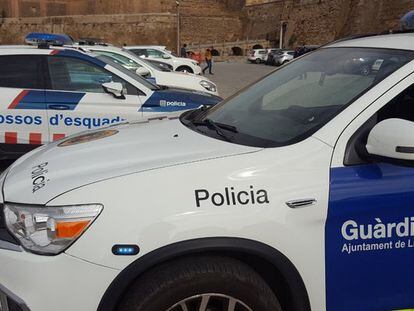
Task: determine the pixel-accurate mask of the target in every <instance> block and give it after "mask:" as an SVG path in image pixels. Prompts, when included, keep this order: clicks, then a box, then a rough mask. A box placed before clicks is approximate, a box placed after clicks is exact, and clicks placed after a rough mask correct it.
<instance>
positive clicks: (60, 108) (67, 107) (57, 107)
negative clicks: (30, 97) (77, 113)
mask: <svg viewBox="0 0 414 311" xmlns="http://www.w3.org/2000/svg"><path fill="white" fill-rule="evenodd" d="M49 109H51V110H70V107H69V106H68V105H49Z"/></svg>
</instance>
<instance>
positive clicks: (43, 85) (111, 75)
mask: <svg viewBox="0 0 414 311" xmlns="http://www.w3.org/2000/svg"><path fill="white" fill-rule="evenodd" d="M27 38H28V39H27V40H28V41H29V42H31V43H36V44H37V46H9V47H8V46H2V47H0V68H1V70H0V159H5V158H16V157H18V156H19V155H21V154H22V153H24V152H26V151H27V150H30V149H33V148H34V147H37V146H38V145H40V144H44V143H47V142H50V141H54V140H57V139H60V138H62V137H66V136H68V135H71V134H73V133H77V132H81V131H84V130H91V129H96V128H99V127H103V126H108V125H112V124H116V123H122V122H126V121H132V120H141V121H142V120H145V119H148V118H153V117H159V116H170V117H174V116H177V115H179V114H180V113H181V112H183V111H185V110H189V109H194V108H198V107H200V106H203V105H205V106H209V105H214V104H216V103H217V102H219V101H220V100H221V98H219V97H218V96H215V95H212V94H208V93H207V92H201V91H191V90H184V89H178V88H166V87H158V86H157V85H154V84H152V83H150V82H148V81H147V80H145V79H144V78H142V77H140V76H138V75H136V74H135V73H132V72H131V71H129V70H126V69H125V68H123V67H122V66H120V65H118V64H116V63H114V62H111V61H110V60H108V59H106V58H104V57H101V56H97V57H95V56H94V55H91V54H90V53H89V54H88V53H86V52H82V51H78V50H75V49H71V48H69V47H62V46H61V47H57V46H49V44H50V43H51V42H52V41H53V44H54V45H62V44H68V43H69V42H68V40H66V41H64V40H63V39H62V36H59V35H57V36H54V35H48V34H31V35H29V36H28V37H27ZM63 38H64V37H63ZM42 40H43V41H42ZM51 40H52V41H51ZM59 40H60V41H59Z"/></svg>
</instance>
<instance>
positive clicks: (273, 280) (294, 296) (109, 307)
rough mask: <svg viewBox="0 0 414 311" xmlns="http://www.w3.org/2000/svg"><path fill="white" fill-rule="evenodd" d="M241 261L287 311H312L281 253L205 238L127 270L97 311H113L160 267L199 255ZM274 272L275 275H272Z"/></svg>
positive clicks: (166, 249) (149, 257)
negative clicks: (141, 279)
mask: <svg viewBox="0 0 414 311" xmlns="http://www.w3.org/2000/svg"><path fill="white" fill-rule="evenodd" d="M212 254H213V255H215V254H216V255H220V256H227V257H232V258H235V259H238V260H240V261H242V262H244V263H246V264H248V265H249V266H250V267H252V268H253V269H254V270H256V272H258V273H259V275H260V276H261V277H263V278H264V279H265V281H266V282H267V283H268V284H269V285H270V287H271V288H272V290H273V291H274V292H275V293H278V299H279V301H280V303H281V305H282V307H283V309H284V310H289V311H310V310H311V309H310V302H309V297H308V293H307V291H306V287H305V284H304V282H303V280H302V277H301V276H300V274H299V272H298V271H297V269H296V268H295V266H294V265H293V264H292V262H291V261H290V260H289V259H288V258H287V257H286V256H284V255H283V254H282V253H281V252H279V251H278V250H276V249H274V248H272V247H270V246H269V245H266V244H263V243H261V242H257V241H253V240H248V239H241V238H227V237H223V238H221V237H217V238H202V239H194V240H187V241H183V242H177V243H173V244H170V245H167V246H164V247H162V248H159V249H157V250H154V251H152V252H150V253H148V254H146V255H144V256H143V257H141V258H139V259H137V260H136V261H134V262H133V263H131V264H130V265H129V266H128V267H126V268H125V269H124V270H123V271H122V272H121V273H120V274H119V275H118V276H117V277H116V278H115V279H114V280H113V282H112V283H111V285H110V286H109V287H108V289H107V290H106V292H105V294H104V295H103V297H102V299H101V301H100V304H99V307H98V311H113V310H115V309H116V306H117V305H118V301H119V299H120V298H122V296H123V294H124V293H125V292H126V291H127V290H128V288H129V286H130V285H131V284H132V282H133V281H134V280H136V279H137V278H138V277H140V276H141V275H142V274H143V273H145V272H146V271H148V270H150V269H152V268H154V267H156V266H157V265H159V264H161V263H165V262H168V261H171V260H175V259H179V258H183V257H189V256H199V255H212ZM269 269H271V271H272V273H269Z"/></svg>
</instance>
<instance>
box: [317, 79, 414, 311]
mask: <svg viewBox="0 0 414 311" xmlns="http://www.w3.org/2000/svg"><path fill="white" fill-rule="evenodd" d="M391 118H398V119H404V120H408V121H410V122H414V78H413V76H412V75H411V76H409V77H408V78H406V79H404V80H403V81H402V82H400V83H399V84H397V85H396V86H394V87H393V88H392V89H390V90H389V91H388V92H387V93H386V94H385V95H383V96H381V97H380V98H379V99H378V100H377V101H375V102H374V103H373V104H372V105H371V106H369V108H368V109H366V110H364V111H363V112H362V113H361V114H360V115H359V116H358V117H357V118H356V119H355V120H354V121H353V122H352V123H351V124H350V125H349V126H348V128H347V129H346V130H345V131H344V132H343V134H342V135H341V137H340V139H339V141H338V142H337V145H336V148H335V153H334V157H333V161H332V168H331V177H330V178H331V181H330V187H331V188H330V199H329V201H330V203H329V208H328V217H327V222H326V230H325V234H326V240H325V250H326V298H327V310H328V311H333V310H334V311H341V310H343V311H345V310H347V311H349V310H364V311H365V310H369V311H371V310H372V311H376V310H378V311H388V310H402V309H409V308H414V295H413V293H414V282H413V280H414V269H413V266H412V264H413V262H414V203H413V202H414V165H412V164H411V165H410V164H407V163H401V162H397V161H393V160H390V159H381V158H375V157H372V156H369V155H368V152H367V150H366V148H365V146H366V143H367V138H368V135H369V133H370V131H371V130H372V128H373V127H374V126H375V125H376V124H378V123H379V122H381V121H383V120H387V119H391Z"/></svg>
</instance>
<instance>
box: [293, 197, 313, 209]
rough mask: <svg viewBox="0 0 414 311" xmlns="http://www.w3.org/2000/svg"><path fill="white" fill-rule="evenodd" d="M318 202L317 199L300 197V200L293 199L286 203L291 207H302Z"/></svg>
mask: <svg viewBox="0 0 414 311" xmlns="http://www.w3.org/2000/svg"><path fill="white" fill-rule="evenodd" d="M316 203H317V201H316V199H299V200H292V201H287V202H286V205H287V206H289V207H290V208H301V207H307V206H312V205H315V204H316Z"/></svg>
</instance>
